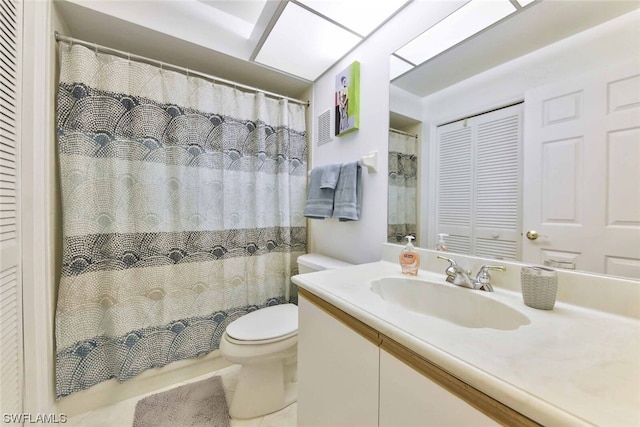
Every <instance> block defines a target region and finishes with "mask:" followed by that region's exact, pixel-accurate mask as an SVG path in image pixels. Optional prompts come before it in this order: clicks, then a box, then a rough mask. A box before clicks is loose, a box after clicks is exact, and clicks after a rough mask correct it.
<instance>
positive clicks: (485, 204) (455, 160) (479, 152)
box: [436, 104, 522, 259]
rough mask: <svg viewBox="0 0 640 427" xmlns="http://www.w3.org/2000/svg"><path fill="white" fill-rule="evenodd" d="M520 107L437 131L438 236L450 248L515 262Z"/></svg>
mask: <svg viewBox="0 0 640 427" xmlns="http://www.w3.org/2000/svg"><path fill="white" fill-rule="evenodd" d="M521 147H522V104H518V105H514V106H511V107H508V108H503V109H500V110H497V111H492V112H490V113H485V114H482V115H479V116H476V117H473V118H471V119H468V120H466V121H465V120H461V121H459V122H455V123H451V124H448V125H445V126H441V127H439V128H438V149H437V156H438V161H437V167H438V183H437V194H438V196H437V207H436V211H437V215H436V233H446V234H449V237H447V238H446V239H445V240H446V242H447V246H448V247H449V250H450V251H452V252H460V253H466V254H472V255H477V256H484V257H489V258H501V259H519V257H520V254H521V236H520V228H521V227H520V222H521V219H520V218H521V215H520V209H521V208H520V206H521V179H522V178H521V175H522V174H521V160H520V159H521V149H522V148H521Z"/></svg>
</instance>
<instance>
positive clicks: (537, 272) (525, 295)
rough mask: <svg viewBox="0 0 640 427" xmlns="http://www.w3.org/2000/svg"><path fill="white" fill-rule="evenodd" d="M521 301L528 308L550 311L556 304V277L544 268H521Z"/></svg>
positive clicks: (552, 271)
mask: <svg viewBox="0 0 640 427" xmlns="http://www.w3.org/2000/svg"><path fill="white" fill-rule="evenodd" d="M520 283H521V285H522V299H523V300H524V303H525V304H526V305H528V306H529V307H533V308H538V309H540V310H551V309H553V306H554V305H555V303H556V293H557V292H558V276H557V274H556V272H555V270H552V269H550V268H545V267H522V270H520Z"/></svg>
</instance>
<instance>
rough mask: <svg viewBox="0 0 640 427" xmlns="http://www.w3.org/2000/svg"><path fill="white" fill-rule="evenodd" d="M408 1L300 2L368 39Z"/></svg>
mask: <svg viewBox="0 0 640 427" xmlns="http://www.w3.org/2000/svg"><path fill="white" fill-rule="evenodd" d="M407 1H408V0H340V1H327V0H298V2H299V3H302V4H304V5H305V6H308V7H310V8H312V9H313V10H315V11H317V12H319V13H320V14H322V15H324V16H326V17H327V18H329V19H331V20H333V21H335V22H337V23H338V24H340V25H343V26H345V27H346V28H349V29H351V30H352V31H354V32H355V33H357V34H359V35H361V36H363V37H366V36H368V35H369V34H371V32H372V31H373V30H375V29H376V28H377V27H378V26H379V25H380V24H382V23H383V22H384V21H386V20H387V19H388V18H389V17H390V16H391V15H393V14H394V13H395V12H396V11H397V10H398V9H400V7H401V6H402V5H404V4H406V3H407Z"/></svg>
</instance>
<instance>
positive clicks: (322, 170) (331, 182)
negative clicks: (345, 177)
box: [303, 163, 340, 219]
mask: <svg viewBox="0 0 640 427" xmlns="http://www.w3.org/2000/svg"><path fill="white" fill-rule="evenodd" d="M339 175H340V163H335V164H333V163H332V164H328V165H323V166H318V167H315V168H313V169H312V170H311V176H310V177H309V188H308V190H307V202H306V203H305V205H304V211H303V214H304V216H305V217H307V218H315V219H324V218H331V216H332V215H333V197H334V194H335V188H336V186H337V184H338V178H339Z"/></svg>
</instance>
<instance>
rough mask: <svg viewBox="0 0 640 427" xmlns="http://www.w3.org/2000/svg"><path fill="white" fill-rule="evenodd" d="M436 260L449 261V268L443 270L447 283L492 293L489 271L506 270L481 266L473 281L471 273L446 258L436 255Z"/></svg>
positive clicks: (498, 266)
mask: <svg viewBox="0 0 640 427" xmlns="http://www.w3.org/2000/svg"><path fill="white" fill-rule="evenodd" d="M438 258H439V259H443V260H445V261H449V267H447V269H446V270H445V273H446V275H447V279H446V280H447V282H449V283H453V284H454V285H457V286H462V287H465V288H469V289H479V290H481V291H487V292H493V286H491V275H490V274H489V270H498V271H505V270H506V267H503V266H502V265H483V266H482V268H480V271H479V272H478V275H477V276H476V278H475V280H474V279H472V278H471V271H466V270H465V269H463V268H462V267H460V266H459V265H458V264H457V263H456V262H455V261H454V260H452V259H451V258H447V257H445V256H442V255H438Z"/></svg>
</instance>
